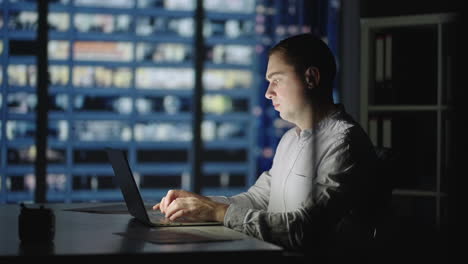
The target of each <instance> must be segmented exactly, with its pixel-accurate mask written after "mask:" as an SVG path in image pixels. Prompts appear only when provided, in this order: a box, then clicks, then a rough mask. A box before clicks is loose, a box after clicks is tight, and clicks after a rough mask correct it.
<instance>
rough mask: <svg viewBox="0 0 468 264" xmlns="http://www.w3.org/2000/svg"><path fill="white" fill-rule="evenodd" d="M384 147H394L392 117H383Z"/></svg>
mask: <svg viewBox="0 0 468 264" xmlns="http://www.w3.org/2000/svg"><path fill="white" fill-rule="evenodd" d="M382 147H385V148H391V147H392V118H391V117H385V118H383V119H382Z"/></svg>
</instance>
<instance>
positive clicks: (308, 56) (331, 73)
mask: <svg viewBox="0 0 468 264" xmlns="http://www.w3.org/2000/svg"><path fill="white" fill-rule="evenodd" d="M276 52H281V53H282V54H283V55H285V59H286V62H287V63H288V64H290V65H292V66H293V67H294V69H295V70H296V72H298V73H299V74H304V73H305V71H306V70H307V69H308V68H309V67H312V66H313V67H317V68H318V69H319V71H320V78H321V84H322V85H323V86H326V87H329V88H331V87H332V84H333V80H334V78H335V75H336V62H335V57H334V55H333V53H332V51H331V50H330V48H329V47H328V45H327V44H326V43H325V42H323V40H321V39H320V38H319V37H317V36H315V35H313V34H311V33H305V34H300V35H295V36H292V37H289V38H286V39H283V40H281V41H280V42H279V43H277V44H276V45H275V46H273V47H272V48H271V49H270V51H269V56H271V55H272V54H273V53H276Z"/></svg>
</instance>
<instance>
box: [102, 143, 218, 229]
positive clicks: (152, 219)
mask: <svg viewBox="0 0 468 264" xmlns="http://www.w3.org/2000/svg"><path fill="white" fill-rule="evenodd" d="M106 152H107V157H108V158H109V162H110V163H111V165H112V168H113V170H114V175H115V178H116V182H117V184H118V185H119V187H120V190H121V191H122V195H123V197H124V200H125V204H126V205H127V209H128V211H129V212H130V214H131V215H132V216H133V217H135V218H136V219H138V220H139V221H141V222H142V223H144V224H146V225H149V226H200V225H222V224H223V223H222V222H189V221H170V220H169V219H168V218H166V217H165V216H164V214H163V213H162V212H161V211H159V210H152V209H149V210H147V208H146V207H145V204H144V202H143V199H142V196H141V194H140V190H139V189H138V186H137V184H136V182H135V179H134V178H133V173H132V170H131V168H130V165H129V163H128V160H127V157H126V155H125V152H124V151H123V150H120V149H114V148H106Z"/></svg>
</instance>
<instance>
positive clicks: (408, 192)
mask: <svg viewBox="0 0 468 264" xmlns="http://www.w3.org/2000/svg"><path fill="white" fill-rule="evenodd" d="M393 195H400V196H421V197H437V196H440V197H447V196H448V195H447V194H446V193H443V192H441V193H437V192H434V191H424V190H406V189H395V190H393Z"/></svg>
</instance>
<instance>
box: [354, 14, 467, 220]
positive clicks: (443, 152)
mask: <svg viewBox="0 0 468 264" xmlns="http://www.w3.org/2000/svg"><path fill="white" fill-rule="evenodd" d="M455 17H456V16H455V15H454V14H452V13H446V14H420V15H405V16H398V17H373V18H366V19H361V98H360V101H361V109H360V110H361V113H360V114H361V117H360V122H361V124H362V126H363V127H364V128H365V129H366V131H368V134H369V136H370V138H371V139H372V141H373V143H374V145H375V146H377V147H388V148H392V149H393V150H394V151H395V153H396V154H397V161H395V163H394V165H393V166H394V169H395V171H396V172H397V173H396V174H395V175H394V177H393V179H392V180H393V181H394V184H395V185H394V186H396V188H395V189H394V190H393V197H392V202H393V203H394V208H393V209H394V210H395V211H394V212H397V214H400V215H398V217H408V216H411V217H414V218H415V219H416V218H417V219H418V221H424V222H426V223H427V224H428V226H433V227H437V228H440V223H441V222H443V221H445V220H446V219H444V217H446V216H445V214H444V213H443V210H445V209H444V208H443V204H442V201H443V199H445V198H447V197H448V196H449V194H448V192H445V191H446V190H448V188H447V186H444V184H445V182H446V181H447V179H448V178H449V176H450V175H448V169H447V168H448V163H447V160H445V159H446V158H445V157H446V156H447V155H448V154H449V153H451V151H450V148H451V147H452V146H451V145H449V144H450V142H451V139H450V138H449V137H450V134H449V132H448V131H449V130H448V129H449V127H448V123H449V122H448V121H449V120H450V114H451V111H449V110H451V106H450V104H449V103H450V100H451V98H450V95H451V89H453V88H454V87H452V85H453V84H452V83H451V80H450V79H451V78H450V77H451V76H450V74H451V72H450V69H452V67H453V66H454V65H450V64H449V63H452V62H451V61H450V60H448V59H447V58H450V57H457V56H458V55H457V54H456V49H453V47H454V46H455V45H454V43H452V42H453V41H451V36H450V35H451V34H453V33H454V32H453V31H451V30H450V23H451V22H453V21H454V19H455ZM441 190H444V192H442V191H441Z"/></svg>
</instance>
